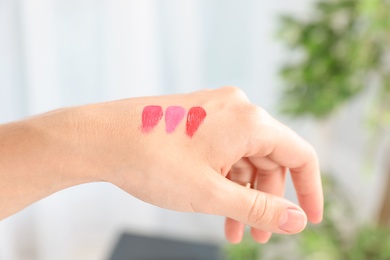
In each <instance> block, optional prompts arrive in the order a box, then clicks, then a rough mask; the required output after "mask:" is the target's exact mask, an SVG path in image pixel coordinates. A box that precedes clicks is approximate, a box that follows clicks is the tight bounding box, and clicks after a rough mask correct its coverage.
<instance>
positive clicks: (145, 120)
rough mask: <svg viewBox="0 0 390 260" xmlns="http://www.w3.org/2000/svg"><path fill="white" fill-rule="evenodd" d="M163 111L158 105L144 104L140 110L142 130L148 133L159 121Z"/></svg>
mask: <svg viewBox="0 0 390 260" xmlns="http://www.w3.org/2000/svg"><path fill="white" fill-rule="evenodd" d="M162 116H163V111H162V108H161V107H160V106H146V107H144V110H143V111H142V132H144V133H149V132H150V131H152V130H153V128H154V127H155V126H156V125H157V124H158V122H160V120H161V118H162Z"/></svg>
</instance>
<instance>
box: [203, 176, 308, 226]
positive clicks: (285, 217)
mask: <svg viewBox="0 0 390 260" xmlns="http://www.w3.org/2000/svg"><path fill="white" fill-rule="evenodd" d="M214 176H216V178H212V180H211V182H212V185H211V187H210V188H211V189H213V190H214V192H213V193H212V196H211V197H212V198H210V200H209V202H210V205H213V207H212V211H213V212H205V213H211V214H216V215H222V216H225V217H229V218H232V219H235V220H237V221H239V222H242V223H245V224H248V225H250V226H252V227H254V228H257V229H260V230H264V231H269V232H275V233H282V234H294V233H299V232H301V231H302V230H303V229H304V228H305V227H306V224H307V217H306V214H305V213H304V211H303V210H302V209H301V208H300V207H299V206H297V205H295V204H294V203H292V202H290V201H288V200H286V199H283V198H280V197H277V196H273V195H271V194H268V193H264V192H261V191H258V190H253V189H248V188H245V187H243V186H241V185H239V184H237V183H234V182H232V181H230V180H228V179H226V178H224V177H222V176H220V175H215V174H214ZM209 209H210V208H209Z"/></svg>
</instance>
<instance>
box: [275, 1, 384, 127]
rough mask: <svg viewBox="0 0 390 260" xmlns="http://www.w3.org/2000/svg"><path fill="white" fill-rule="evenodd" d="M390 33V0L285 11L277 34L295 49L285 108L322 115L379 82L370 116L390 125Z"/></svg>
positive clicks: (324, 4)
mask: <svg viewBox="0 0 390 260" xmlns="http://www.w3.org/2000/svg"><path fill="white" fill-rule="evenodd" d="M389 33H390V1H388V0H322V1H319V2H318V3H317V4H316V5H315V10H314V12H313V13H312V15H310V17H301V18H296V17H294V16H283V17H282V18H281V29H280V31H279V36H280V37H281V39H282V40H283V41H284V43H285V44H286V45H287V46H288V47H289V48H291V50H292V57H291V58H289V60H290V61H289V62H288V63H287V65H286V66H284V67H283V69H282V70H281V75H282V77H283V79H284V82H285V89H284V96H283V99H282V102H281V104H282V106H283V108H282V109H283V111H284V112H287V113H289V114H292V115H295V116H299V115H312V116H314V117H318V118H321V117H324V116H326V115H328V114H330V113H331V112H333V111H334V110H335V109H336V108H338V107H340V106H341V105H342V104H344V103H345V102H346V101H348V100H349V99H351V98H352V97H354V96H356V95H357V94H359V93H362V92H363V90H365V89H366V88H370V87H378V86H379V90H377V93H378V95H377V100H375V102H373V105H374V106H373V107H372V110H371V111H370V113H371V115H370V117H371V119H372V121H373V122H375V124H381V125H382V126H383V124H386V125H387V126H390V66H389V65H390V59H389V58H390V37H389Z"/></svg>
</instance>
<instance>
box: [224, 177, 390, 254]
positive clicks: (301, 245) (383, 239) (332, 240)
mask: <svg viewBox="0 0 390 260" xmlns="http://www.w3.org/2000/svg"><path fill="white" fill-rule="evenodd" d="M323 183H324V194H325V214H324V220H323V222H322V223H321V224H320V225H309V226H308V228H306V229H305V230H304V231H303V232H302V233H300V234H298V235H293V236H284V235H274V236H273V237H272V239H271V240H270V242H269V243H268V244H266V245H259V244H257V243H255V242H254V241H252V240H251V239H250V238H249V235H248V234H247V235H246V237H245V239H244V241H243V243H242V244H239V245H229V246H227V247H226V250H225V253H226V259H227V260H259V259H265V260H291V259H297V260H298V259H299V260H312V259H315V260H387V259H390V229H389V228H380V227H378V226H374V225H367V224H361V223H359V221H358V219H356V218H355V217H354V216H355V215H356V214H355V213H356V209H355V208H354V207H353V206H352V203H351V200H350V199H349V197H348V194H349V193H348V191H347V190H346V189H345V188H344V187H342V186H341V185H339V184H338V183H337V182H336V181H335V180H334V179H333V178H331V177H330V176H329V175H326V176H324V179H323Z"/></svg>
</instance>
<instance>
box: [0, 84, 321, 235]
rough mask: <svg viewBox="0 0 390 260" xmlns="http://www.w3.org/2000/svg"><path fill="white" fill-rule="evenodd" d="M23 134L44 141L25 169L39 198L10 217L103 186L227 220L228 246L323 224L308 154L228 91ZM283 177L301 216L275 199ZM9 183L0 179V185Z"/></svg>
mask: <svg viewBox="0 0 390 260" xmlns="http://www.w3.org/2000/svg"><path fill="white" fill-rule="evenodd" d="M23 125H27V126H28V127H27V128H28V129H34V131H33V132H34V133H39V134H36V135H35V136H38V137H39V138H41V139H44V140H45V142H44V143H45V146H39V144H42V143H43V142H36V143H37V147H36V148H34V146H33V144H31V146H32V147H31V149H32V150H34V149H41V150H40V151H42V152H44V153H45V156H44V157H43V158H44V160H43V161H42V162H41V164H42V165H41V167H39V165H37V162H35V164H34V167H33V168H31V167H30V168H29V170H30V174H32V173H31V170H32V169H35V171H36V172H37V174H36V178H37V181H36V182H37V183H38V184H39V185H38V187H41V188H40V189H38V188H37V187H35V188H34V189H32V190H37V191H36V192H38V191H39V194H38V195H37V194H35V195H34V196H31V199H30V200H24V201H23V202H22V203H19V204H20V206H19V208H22V207H23V206H25V205H27V204H29V203H31V202H33V201H36V200H38V199H40V198H42V197H44V196H47V195H48V194H50V193H53V192H55V191H56V190H59V189H63V188H65V187H69V186H72V185H75V184H78V183H85V182H91V181H108V182H111V183H113V184H115V185H117V186H118V187H120V188H122V189H123V190H125V191H127V192H128V193H130V194H131V195H133V196H135V197H137V198H139V199H141V200H143V201H145V202H148V203H151V204H154V205H156V206H160V207H164V208H168V209H172V210H178V211H189V212H201V213H206V214H215V215H221V216H226V217H227V220H226V236H227V238H228V240H229V241H231V242H239V241H240V240H241V238H242V234H243V229H244V224H247V225H250V226H251V227H252V236H253V238H254V239H255V240H257V241H259V242H266V241H267V240H268V239H269V237H270V234H271V232H276V233H283V234H292V233H297V232H300V231H302V230H303V229H304V228H305V226H306V222H307V218H308V219H309V221H311V222H314V223H318V222H320V221H321V219H322V211H323V197H322V188H321V180H320V173H319V166H318V160H317V156H316V154H315V152H314V150H313V148H312V147H311V146H310V145H309V144H308V143H306V142H305V141H304V140H303V139H301V138H300V137H299V136H298V135H296V134H295V133H294V132H293V131H291V130H290V129H289V128H287V127H286V126H284V125H282V124H281V123H279V122H277V121H276V120H275V119H273V118H272V117H271V116H270V115H269V114H267V113H266V112H265V111H264V110H263V109H261V108H259V107H256V106H254V105H252V104H250V103H249V101H248V99H247V98H246V96H245V94H244V93H243V92H241V91H240V90H239V89H237V88H233V87H225V88H221V89H217V90H204V91H199V92H195V93H190V94H183V95H171V96H159V97H145V98H134V99H127V100H120V101H113V102H107V103H99V104H93V105H87V106H82V107H77V108H69V109H65V111H57V112H52V113H48V114H45V115H41V116H38V117H36V118H31V119H28V120H26V122H25V123H24V124H23ZM25 128H26V126H25ZM3 131H5V130H3ZM30 135H31V134H30ZM0 140H2V139H1V131H0ZM42 149H43V150H42ZM41 158H42V157H41ZM52 160H55V163H50V162H51V161H52ZM48 162H49V163H48ZM19 163H20V162H19ZM0 165H1V161H0ZM45 165H46V166H45ZM48 165H49V166H48ZM56 165H57V166H58V167H60V169H57V171H53V169H54V168H55V166H56ZM26 167H28V166H26ZM10 169H11V167H10ZM287 169H289V170H290V172H291V175H292V179H293V182H294V185H295V189H296V192H297V196H298V200H299V203H300V206H301V207H302V208H301V207H299V206H297V205H295V204H293V203H292V202H289V201H287V200H285V199H283V198H281V197H282V196H283V192H284V184H285V175H286V171H287ZM20 170H21V169H20ZM46 171H47V172H49V171H51V172H52V174H54V175H58V178H56V177H53V178H52V179H50V183H47V182H48V180H47V178H46V179H44V177H45V176H47V174H38V173H42V172H43V173H45V172H46ZM20 172H22V171H20ZM20 174H22V173H19V175H20ZM64 176H65V177H64ZM5 180H7V181H8V183H6V182H7V181H5ZM12 181H13V180H12V178H11V179H10V178H8V179H6V178H5V177H4V176H3V177H2V176H1V175H0V186H1V184H2V182H3V184H5V185H7V184H12ZM15 181H16V180H15ZM43 184H45V185H43ZM46 184H47V185H49V186H50V188H46V190H42V187H46ZM23 185H27V186H28V185H31V183H30V184H29V183H26V184H23ZM23 185H21V186H20V187H19V188H20V189H21V190H23ZM248 185H250V189H249V188H248V187H247V186H248ZM3 186H4V185H3ZM0 188H1V187H0ZM30 188H31V187H30ZM6 192H7V191H5V193H6ZM8 192H12V191H10V190H8ZM31 193H33V192H32V191H31V192H30V194H31ZM0 195H1V196H7V194H4V191H3V194H0ZM11 197H13V196H11ZM14 197H15V196H14ZM0 204H1V205H0V206H4V205H6V203H0ZM16 210H18V209H16ZM16 210H15V209H13V210H11V211H9V213H12V212H13V211H16ZM9 213H8V214H9ZM3 216H4V214H3Z"/></svg>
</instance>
